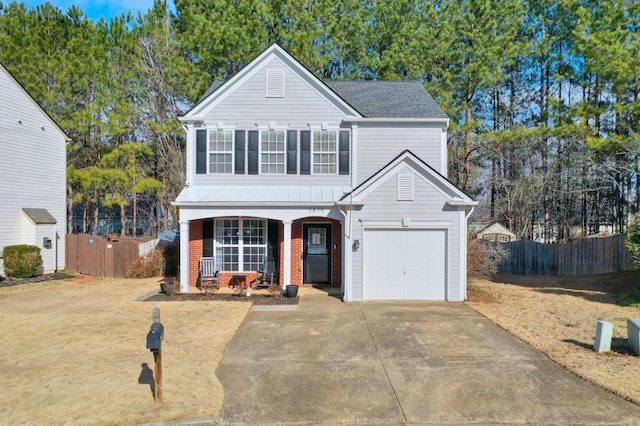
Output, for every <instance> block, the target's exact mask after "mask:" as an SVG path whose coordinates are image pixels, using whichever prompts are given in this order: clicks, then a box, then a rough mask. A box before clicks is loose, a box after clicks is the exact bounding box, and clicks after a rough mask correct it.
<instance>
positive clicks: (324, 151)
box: [311, 130, 338, 175]
mask: <svg viewBox="0 0 640 426" xmlns="http://www.w3.org/2000/svg"><path fill="white" fill-rule="evenodd" d="M337 138H338V133H337V132H335V131H329V130H321V131H314V132H313V146H312V150H313V155H312V159H311V162H312V163H313V174H316V175H334V174H336V172H337V161H338V154H337V149H338V144H337Z"/></svg>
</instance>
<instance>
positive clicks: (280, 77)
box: [266, 70, 284, 98]
mask: <svg viewBox="0 0 640 426" xmlns="http://www.w3.org/2000/svg"><path fill="white" fill-rule="evenodd" d="M266 96H267V98H284V70H267V94H266Z"/></svg>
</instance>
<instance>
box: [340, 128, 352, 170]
mask: <svg viewBox="0 0 640 426" xmlns="http://www.w3.org/2000/svg"><path fill="white" fill-rule="evenodd" d="M338 171H339V173H340V174H341V175H348V174H349V132H348V131H346V130H341V131H340V146H339V147H338Z"/></svg>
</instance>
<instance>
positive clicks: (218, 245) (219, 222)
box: [213, 217, 269, 272]
mask: <svg viewBox="0 0 640 426" xmlns="http://www.w3.org/2000/svg"><path fill="white" fill-rule="evenodd" d="M225 220H230V221H235V222H237V224H238V227H237V233H238V235H237V239H238V242H237V243H236V244H233V243H224V241H218V229H219V227H220V226H223V222H224V221H225ZM250 221H258V222H260V223H261V225H262V231H263V232H262V244H250V243H249V244H245V242H244V238H243V235H244V233H245V222H250ZM213 236H214V237H213V238H214V241H215V244H214V256H215V257H216V264H217V265H219V267H220V271H223V272H255V271H256V270H257V269H256V270H245V269H244V264H245V260H244V257H245V254H244V249H245V248H258V249H262V255H260V254H259V255H258V256H259V257H260V258H259V259H258V262H257V265H258V266H259V264H260V262H261V261H262V260H263V258H264V256H266V254H267V245H268V240H269V236H268V224H267V220H266V219H258V218H246V219H244V218H238V217H220V218H216V219H215V220H214V226H213ZM225 248H236V249H237V253H238V269H237V270H226V269H224V266H225V262H224V261H223V257H222V253H219V252H218V249H220V251H222V250H224V249H225Z"/></svg>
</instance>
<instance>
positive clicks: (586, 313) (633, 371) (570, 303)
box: [468, 273, 640, 404]
mask: <svg viewBox="0 0 640 426" xmlns="http://www.w3.org/2000/svg"><path fill="white" fill-rule="evenodd" d="M499 280H500V281H503V282H502V283H496V282H489V281H484V280H473V281H471V282H470V283H469V302H468V304H469V305H470V306H471V307H473V308H474V309H475V310H477V311H478V312H480V313H481V314H482V315H484V316H486V317H487V318H488V319H490V320H491V321H493V322H495V323H496V324H498V325H499V326H500V327H502V328H504V329H506V330H508V331H509V332H511V333H512V334H515V335H516V336H518V337H519V338H520V339H522V340H523V341H525V342H527V343H529V344H530V345H532V346H534V347H535V348H537V349H539V350H541V351H542V352H544V353H545V354H547V355H548V356H549V358H551V359H552V360H554V361H556V362H557V363H558V364H560V365H562V366H564V367H565V368H567V369H568V370H570V371H572V372H574V373H575V374H577V375H578V376H580V377H583V378H585V379H587V380H589V381H591V382H593V383H596V384H598V385H600V386H602V387H604V388H606V389H609V390H610V391H612V392H614V393H616V394H618V395H620V396H622V397H624V398H626V399H628V400H630V401H633V402H635V403H636V404H640V380H638V374H639V372H640V357H639V356H633V355H632V354H630V351H629V349H628V347H627V345H626V338H627V326H626V320H627V318H630V317H640V309H638V308H632V307H622V306H618V305H617V304H616V301H617V300H618V298H619V297H620V296H621V295H623V294H625V293H629V292H633V291H635V290H637V288H638V286H639V285H640V274H638V273H623V274H607V275H593V276H583V277H574V278H558V277H526V276H502V277H499ZM505 282H508V283H505ZM598 320H605V321H609V322H612V323H613V324H614V339H613V345H612V350H611V351H610V352H606V353H601V354H599V353H596V352H594V351H593V344H594V340H595V331H596V321H598Z"/></svg>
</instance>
